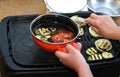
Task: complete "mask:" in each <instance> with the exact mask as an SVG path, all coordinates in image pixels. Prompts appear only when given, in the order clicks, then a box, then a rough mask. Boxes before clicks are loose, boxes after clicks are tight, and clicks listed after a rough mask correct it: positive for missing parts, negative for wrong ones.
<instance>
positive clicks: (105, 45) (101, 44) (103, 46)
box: [95, 39, 112, 52]
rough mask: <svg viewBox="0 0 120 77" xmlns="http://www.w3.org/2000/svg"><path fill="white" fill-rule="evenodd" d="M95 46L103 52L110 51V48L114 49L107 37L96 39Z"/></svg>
mask: <svg viewBox="0 0 120 77" xmlns="http://www.w3.org/2000/svg"><path fill="white" fill-rule="evenodd" d="M95 46H96V48H97V49H98V50H99V51H101V52H104V51H109V50H111V49H112V44H111V42H110V41H109V40H107V39H98V40H96V41H95Z"/></svg>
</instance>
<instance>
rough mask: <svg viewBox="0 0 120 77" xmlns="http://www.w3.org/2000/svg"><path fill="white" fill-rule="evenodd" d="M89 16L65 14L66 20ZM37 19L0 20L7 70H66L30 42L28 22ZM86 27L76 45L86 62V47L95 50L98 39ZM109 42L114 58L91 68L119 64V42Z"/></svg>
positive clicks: (16, 17)
mask: <svg viewBox="0 0 120 77" xmlns="http://www.w3.org/2000/svg"><path fill="white" fill-rule="evenodd" d="M90 14H91V13H90V12H80V13H69V14H64V15H66V16H68V17H71V16H73V15H78V16H80V17H83V18H87V17H89V15H90ZM97 14H100V13H97ZM37 16H38V14H35V15H22V16H9V17H6V18H4V19H3V20H2V21H1V24H0V35H1V37H0V46H1V56H2V58H3V61H4V64H5V65H7V67H9V69H12V70H14V71H15V70H16V71H24V70H44V71H45V70H46V71H48V70H50V71H51V70H54V71H56V70H57V71H59V70H66V67H64V66H63V65H62V64H61V62H60V60H59V59H58V58H57V57H56V56H55V54H54V53H51V52H47V51H44V50H42V49H41V48H40V47H38V46H37V45H36V44H35V42H34V41H33V39H32V36H31V33H30V29H29V27H30V23H31V21H32V20H33V19H34V18H36V17H37ZM88 27H89V26H88V25H86V26H84V27H83V29H84V35H83V36H82V37H81V39H77V40H76V42H81V43H82V45H83V47H82V54H83V55H84V57H85V59H86V60H87V58H88V55H86V54H85V51H86V49H87V48H89V47H94V42H95V41H96V40H97V39H100V38H94V37H92V36H90V34H89V31H88ZM108 40H110V42H111V43H112V45H113V48H112V50H111V51H110V52H112V53H113V55H114V58H111V59H103V60H98V61H91V62H88V64H89V65H90V67H91V69H92V68H95V67H96V68H98V67H99V66H100V67H101V66H108V65H111V64H114V63H119V61H120V51H119V50H120V41H119V40H111V39H108Z"/></svg>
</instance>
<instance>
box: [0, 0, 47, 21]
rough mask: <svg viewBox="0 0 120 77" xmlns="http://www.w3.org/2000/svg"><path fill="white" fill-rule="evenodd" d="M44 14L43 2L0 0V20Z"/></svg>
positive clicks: (38, 0) (33, 0)
mask: <svg viewBox="0 0 120 77" xmlns="http://www.w3.org/2000/svg"><path fill="white" fill-rule="evenodd" d="M45 12H46V6H45V4H44V0H0V20H1V19H3V18H4V17H6V16H13V15H25V14H42V13H45Z"/></svg>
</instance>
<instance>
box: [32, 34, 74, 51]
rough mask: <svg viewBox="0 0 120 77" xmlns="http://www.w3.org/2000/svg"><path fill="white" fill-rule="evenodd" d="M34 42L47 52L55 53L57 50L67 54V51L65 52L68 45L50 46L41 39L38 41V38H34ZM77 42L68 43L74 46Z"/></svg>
mask: <svg viewBox="0 0 120 77" xmlns="http://www.w3.org/2000/svg"><path fill="white" fill-rule="evenodd" d="M32 38H33V40H34V41H35V43H36V44H37V45H38V46H39V47H40V48H42V49H43V50H46V51H48V52H55V51H56V50H60V51H62V52H67V51H66V50H64V48H65V46H66V44H67V43H64V44H59V43H58V44H50V43H46V42H43V41H41V40H39V39H37V38H36V37H34V36H32ZM74 42H75V40H72V41H70V42H68V43H69V44H71V45H73V44H74Z"/></svg>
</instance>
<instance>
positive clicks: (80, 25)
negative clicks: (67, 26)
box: [70, 15, 86, 27]
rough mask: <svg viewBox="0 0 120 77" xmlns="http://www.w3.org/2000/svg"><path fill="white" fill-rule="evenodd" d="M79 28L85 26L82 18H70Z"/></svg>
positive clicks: (76, 16) (75, 16)
mask: <svg viewBox="0 0 120 77" xmlns="http://www.w3.org/2000/svg"><path fill="white" fill-rule="evenodd" d="M70 18H71V19H72V20H73V21H74V22H75V23H76V24H77V25H78V26H79V27H83V26H85V25H86V23H85V22H84V18H82V17H79V16H78V15H74V16H72V17H70Z"/></svg>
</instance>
